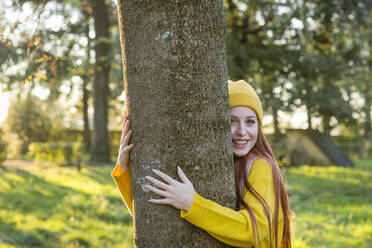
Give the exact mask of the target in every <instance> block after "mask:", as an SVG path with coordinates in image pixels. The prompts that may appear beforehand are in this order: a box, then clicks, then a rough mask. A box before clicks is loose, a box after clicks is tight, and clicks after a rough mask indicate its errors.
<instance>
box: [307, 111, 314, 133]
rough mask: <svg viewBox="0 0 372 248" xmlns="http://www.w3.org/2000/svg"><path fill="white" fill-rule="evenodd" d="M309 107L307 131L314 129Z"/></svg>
mask: <svg viewBox="0 0 372 248" xmlns="http://www.w3.org/2000/svg"><path fill="white" fill-rule="evenodd" d="M306 107H307V129H309V130H311V129H312V128H313V127H312V126H313V124H312V120H311V110H310V107H309V106H306Z"/></svg>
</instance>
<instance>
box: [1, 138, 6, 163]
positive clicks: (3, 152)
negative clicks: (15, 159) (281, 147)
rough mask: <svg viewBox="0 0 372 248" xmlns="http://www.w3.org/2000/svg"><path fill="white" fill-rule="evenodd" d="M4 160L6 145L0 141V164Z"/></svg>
mask: <svg viewBox="0 0 372 248" xmlns="http://www.w3.org/2000/svg"><path fill="white" fill-rule="evenodd" d="M5 159H6V143H4V142H2V141H0V164H1V163H2V162H3V161H4V160H5Z"/></svg>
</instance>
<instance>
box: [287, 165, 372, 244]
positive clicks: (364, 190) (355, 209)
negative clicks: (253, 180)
mask: <svg viewBox="0 0 372 248" xmlns="http://www.w3.org/2000/svg"><path fill="white" fill-rule="evenodd" d="M286 179H287V183H288V194H289V196H290V199H291V200H290V201H291V207H292V210H293V211H294V212H295V221H294V224H295V246H296V247H300V248H308V247H319V248H320V247H324V248H325V247H327V248H341V247H345V248H346V247H359V248H370V247H372V160H361V161H357V163H356V166H355V167H354V168H343V167H336V166H331V167H320V166H303V167H298V168H291V169H290V170H288V171H287V173H286Z"/></svg>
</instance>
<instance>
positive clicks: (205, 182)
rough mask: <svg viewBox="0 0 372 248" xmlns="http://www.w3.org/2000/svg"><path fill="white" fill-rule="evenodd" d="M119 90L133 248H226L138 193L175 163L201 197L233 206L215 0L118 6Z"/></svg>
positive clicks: (132, 0) (219, 12)
mask: <svg viewBox="0 0 372 248" xmlns="http://www.w3.org/2000/svg"><path fill="white" fill-rule="evenodd" d="M118 11H119V25H120V36H121V46H122V58H123V66H124V68H123V71H124V88H125V92H126V99H127V101H126V104H127V109H128V112H129V119H130V120H131V123H132V127H131V129H132V131H133V136H132V143H133V144H134V149H133V150H132V152H131V161H130V164H131V174H132V186H133V206H134V213H135V215H134V229H135V231H134V233H135V234H134V235H135V247H172V248H173V247H227V246H226V245H225V244H222V243H221V242H219V241H217V240H216V239H214V238H213V237H211V236H210V235H208V234H207V233H206V232H205V231H202V230H201V229H198V228H197V227H195V226H193V225H191V224H190V223H188V222H186V221H185V220H183V219H181V218H180V216H179V214H180V213H179V210H176V209H174V208H173V207H170V206H159V205H153V204H149V203H148V199H150V198H157V197H156V196H154V195H152V194H151V193H149V192H148V191H147V190H146V189H145V188H144V184H145V176H146V175H153V173H152V172H151V169H153V168H157V169H160V170H161V171H164V172H166V173H168V174H169V175H170V176H172V177H174V178H178V176H177V173H176V171H177V166H180V167H181V168H182V169H183V170H184V172H185V174H186V175H187V176H188V177H189V178H190V180H191V181H192V182H193V184H194V187H195V190H196V191H197V192H198V193H199V194H201V195H202V196H204V197H206V198H208V199H211V200H213V201H216V202H218V203H220V204H222V205H225V206H228V207H233V206H234V204H235V190H234V189H235V187H234V169H233V162H232V151H231V131H230V124H229V104H228V92H227V78H226V63H225V56H226V55H225V47H224V41H223V34H224V14H223V1H212V0H201V1H179V0H170V1H161V0H152V1H146V0H145V1H137V0H125V1H124V0H120V1H118Z"/></svg>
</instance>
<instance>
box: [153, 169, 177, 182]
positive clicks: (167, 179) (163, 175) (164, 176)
mask: <svg viewBox="0 0 372 248" xmlns="http://www.w3.org/2000/svg"><path fill="white" fill-rule="evenodd" d="M152 171H153V172H154V173H155V174H156V175H158V176H159V177H161V178H162V179H163V180H164V181H166V182H167V183H168V184H176V183H178V182H177V181H176V180H174V179H173V178H171V177H170V176H168V175H167V174H165V173H163V172H161V171H160V170H156V169H153V170H152Z"/></svg>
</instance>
